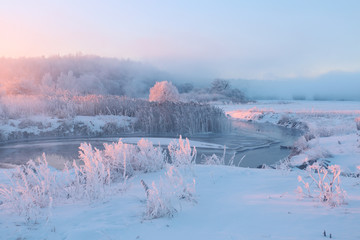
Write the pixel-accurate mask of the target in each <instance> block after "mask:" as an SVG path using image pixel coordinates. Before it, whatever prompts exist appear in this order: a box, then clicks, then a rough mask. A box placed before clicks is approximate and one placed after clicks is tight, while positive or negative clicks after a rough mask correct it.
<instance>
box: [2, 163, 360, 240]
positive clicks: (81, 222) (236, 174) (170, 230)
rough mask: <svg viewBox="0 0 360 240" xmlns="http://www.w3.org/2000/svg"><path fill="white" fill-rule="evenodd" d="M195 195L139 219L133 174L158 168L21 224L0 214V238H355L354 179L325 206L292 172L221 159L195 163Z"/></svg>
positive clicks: (153, 177) (357, 194) (357, 188)
mask: <svg viewBox="0 0 360 240" xmlns="http://www.w3.org/2000/svg"><path fill="white" fill-rule="evenodd" d="M193 172H194V176H195V179H196V202H186V201H182V202H181V203H180V204H181V205H174V206H175V207H176V209H177V211H178V212H177V213H176V214H175V215H174V217H173V218H168V217H163V218H158V219H152V220H145V219H144V212H145V208H146V195H145V192H144V189H143V187H142V186H141V184H140V180H141V179H144V180H145V181H146V182H151V181H155V182H158V181H159V178H160V176H164V175H163V171H161V172H157V173H151V174H142V175H138V176H136V177H134V178H131V179H130V180H129V182H128V188H127V189H126V191H125V192H122V193H117V194H113V195H112V196H110V197H108V198H106V199H104V200H102V201H97V202H93V203H87V202H78V203H75V204H68V205H62V206H57V207H55V208H54V209H53V210H52V213H51V215H50V217H49V219H48V220H47V221H46V220H43V221H42V222H39V223H38V224H24V223H23V222H22V221H21V219H20V218H19V217H17V216H14V215H9V214H6V212H4V211H2V212H1V214H0V222H1V224H0V236H1V239H86V240H88V239H89V240H90V239H179V240H183V239H209V240H210V239H254V240H256V239H276V240H278V239H324V236H323V232H324V230H325V231H326V233H327V236H328V238H329V235H330V234H331V235H332V238H333V239H348V240H351V239H359V238H360V229H359V228H358V222H359V219H360V185H359V184H358V182H359V179H356V178H342V181H343V188H344V189H345V190H346V191H347V195H348V198H347V199H346V202H347V204H346V205H342V206H340V207H335V208H331V207H329V206H327V205H324V204H323V203H320V202H318V201H317V200H316V199H311V198H305V199H300V198H299V195H298V194H297V193H296V188H297V186H299V183H298V181H297V176H298V175H302V176H306V173H305V172H304V171H300V170H295V171H292V172H283V171H277V170H267V169H244V168H237V167H226V166H200V165H198V166H195V167H194V170H193Z"/></svg>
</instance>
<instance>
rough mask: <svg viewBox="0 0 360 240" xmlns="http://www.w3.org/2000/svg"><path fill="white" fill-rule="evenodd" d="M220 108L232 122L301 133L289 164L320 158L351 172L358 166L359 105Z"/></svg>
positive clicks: (288, 103) (280, 104)
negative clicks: (279, 126) (265, 125)
mask: <svg viewBox="0 0 360 240" xmlns="http://www.w3.org/2000/svg"><path fill="white" fill-rule="evenodd" d="M220 107H221V108H223V109H224V111H225V112H226V114H228V115H229V116H231V117H232V118H235V119H239V120H243V121H256V122H269V123H273V124H277V125H282V126H285V127H289V128H299V129H302V130H304V133H305V134H306V139H305V138H301V139H299V141H298V142H297V143H295V147H297V148H298V150H299V151H300V153H297V154H296V155H295V156H293V157H292V158H291V163H292V164H293V165H301V164H303V163H304V162H306V161H309V160H318V159H320V160H326V161H330V164H337V165H340V166H341V168H342V170H343V171H345V172H352V173H354V171H356V166H359V165H360V136H359V130H357V126H356V119H358V118H359V117H360V102H346V101H344V102H336V101H328V102H321V101H259V102H255V103H248V104H240V105H220Z"/></svg>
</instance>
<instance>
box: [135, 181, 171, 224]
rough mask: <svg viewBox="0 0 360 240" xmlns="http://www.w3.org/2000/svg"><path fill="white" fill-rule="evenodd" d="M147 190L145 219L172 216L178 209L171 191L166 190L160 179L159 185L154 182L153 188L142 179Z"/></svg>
mask: <svg viewBox="0 0 360 240" xmlns="http://www.w3.org/2000/svg"><path fill="white" fill-rule="evenodd" d="M141 183H142V185H143V187H144V189H145V192H146V211H145V219H154V218H160V217H172V216H174V214H175V213H176V209H175V208H174V207H173V204H172V202H171V197H172V196H171V193H169V192H167V191H164V187H163V186H164V183H163V181H160V184H159V187H157V186H156V184H155V183H154V182H153V183H152V185H151V188H149V187H148V186H147V185H146V183H145V182H144V181H143V180H141Z"/></svg>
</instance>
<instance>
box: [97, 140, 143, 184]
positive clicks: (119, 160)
mask: <svg viewBox="0 0 360 240" xmlns="http://www.w3.org/2000/svg"><path fill="white" fill-rule="evenodd" d="M103 155H104V158H105V160H104V161H106V163H107V164H108V165H109V167H110V169H111V173H112V175H113V176H112V179H116V178H119V177H122V178H123V179H125V178H126V177H129V176H132V175H133V174H134V167H133V165H134V164H133V163H134V161H135V159H136V147H135V146H134V145H131V144H125V143H123V142H122V141H121V139H119V141H118V142H117V143H110V144H107V143H105V144H104V151H103Z"/></svg>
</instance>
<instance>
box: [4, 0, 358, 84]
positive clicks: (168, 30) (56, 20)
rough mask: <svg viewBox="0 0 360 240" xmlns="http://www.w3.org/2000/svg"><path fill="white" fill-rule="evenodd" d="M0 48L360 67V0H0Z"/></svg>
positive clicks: (230, 67) (309, 69)
mask: <svg viewBox="0 0 360 240" xmlns="http://www.w3.org/2000/svg"><path fill="white" fill-rule="evenodd" d="M0 29H1V37H0V56H5V57H19V56H41V55H45V56H47V55H53V54H61V55H63V54H70V53H76V52H82V53H84V54H96V55H100V56H107V57H117V58H130V59H133V60H139V61H144V62H147V63H150V64H152V65H154V66H156V67H158V68H160V69H162V70H165V71H169V72H174V73H183V74H184V75H194V76H201V75H203V76H205V77H225V78H253V79H282V78H299V77H314V76H318V75H321V74H324V73H327V72H331V71H349V72H356V71H360V1H358V0H357V1H356V0H354V1H350V0H349V1H339V0H338V1H331V0H323V1H322V0H316V1H315V0H313V1H306V0H299V1H297V0H296V1H290V0H287V1H285V0H284V1H270V0H268V1H265V0H264V1H258V0H254V1H240V0H238V1H235V0H233V1H230V0H228V1H226V0H224V1H220V0H219V1H200V0H199V1H195V0H193V1H190V0H181V1H180V0H179V1H175V0H173V1H160V0H158V1H151V0H147V1H145V0H144V1H140V0H131V1H121V0H117V1H116V0H107V1H100V0H99V1H93V0H86V1H85V0H72V1H71V0H68V1H67V0H56V1H55V0H51V1H50V0H23V1H20V0H8V1H6V0H4V1H1V5H0Z"/></svg>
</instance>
